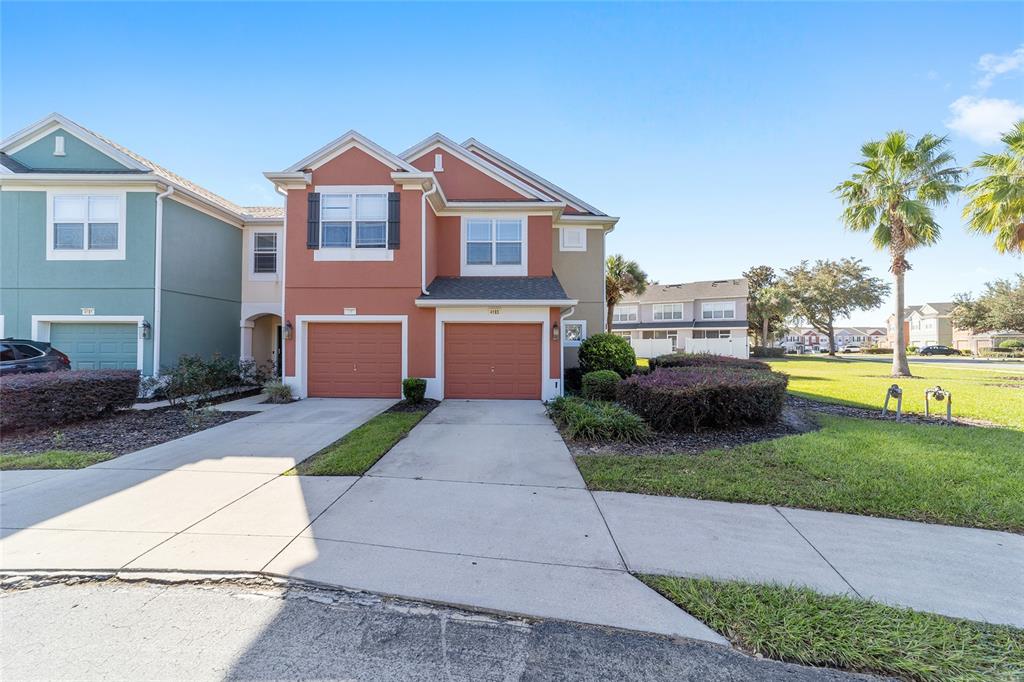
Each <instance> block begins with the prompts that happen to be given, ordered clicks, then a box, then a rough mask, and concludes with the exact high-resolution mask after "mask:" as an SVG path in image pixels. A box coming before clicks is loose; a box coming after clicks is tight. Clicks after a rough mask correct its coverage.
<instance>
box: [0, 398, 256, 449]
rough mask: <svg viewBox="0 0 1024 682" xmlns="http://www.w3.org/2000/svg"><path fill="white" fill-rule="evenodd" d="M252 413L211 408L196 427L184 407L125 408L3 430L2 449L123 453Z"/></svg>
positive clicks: (0, 442) (0, 444)
mask: <svg viewBox="0 0 1024 682" xmlns="http://www.w3.org/2000/svg"><path fill="white" fill-rule="evenodd" d="M251 414H256V413H255V412H218V411H216V410H209V411H208V413H205V416H204V417H203V421H202V425H201V426H200V427H199V428H196V429H194V428H192V427H191V426H190V425H189V423H188V422H187V421H186V419H185V411H184V410H182V409H181V408H176V407H163V408H158V409H153V410H122V411H120V412H117V413H115V414H114V415H112V416H110V417H105V418H103V419H95V420H93V421H87V422H78V423H77V424H65V425H63V426H57V427H48V428H45V429H37V430H35V431H18V432H15V433H4V434H0V451H2V452H5V453H26V454H28V453H33V452H45V451H47V450H77V451H82V452H112V453H114V454H117V455H123V454H125V453H128V452H134V451H136V450H141V449H143V448H148V447H150V446H152V445H159V444H160V443H166V442H167V441H169V440H174V439H175V438H181V437H182V436H187V435H189V434H191V433H197V432H198V431H203V430H205V429H208V428H210V427H213V426H217V425H219V424H225V423H227V422H230V421H234V420H236V419H240V418H242V417H248V416H249V415H251Z"/></svg>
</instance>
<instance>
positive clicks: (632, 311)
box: [612, 305, 638, 322]
mask: <svg viewBox="0 0 1024 682" xmlns="http://www.w3.org/2000/svg"><path fill="white" fill-rule="evenodd" d="M637 314H638V311H637V307H636V306H635V305H617V306H615V309H614V310H612V322H636V321H637Z"/></svg>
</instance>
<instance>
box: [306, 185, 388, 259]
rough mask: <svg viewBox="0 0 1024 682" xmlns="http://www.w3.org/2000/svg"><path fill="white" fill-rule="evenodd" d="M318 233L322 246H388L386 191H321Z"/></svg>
mask: <svg viewBox="0 0 1024 682" xmlns="http://www.w3.org/2000/svg"><path fill="white" fill-rule="evenodd" d="M320 232H321V234H320V246H321V247H322V248H325V249H351V248H353V243H354V246H355V248H357V249H384V248H387V238H388V197H387V194H386V193H379V194H377V193H374V194H355V193H352V194H321V196H320Z"/></svg>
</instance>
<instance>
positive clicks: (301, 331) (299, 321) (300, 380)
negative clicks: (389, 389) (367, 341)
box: [284, 315, 409, 398]
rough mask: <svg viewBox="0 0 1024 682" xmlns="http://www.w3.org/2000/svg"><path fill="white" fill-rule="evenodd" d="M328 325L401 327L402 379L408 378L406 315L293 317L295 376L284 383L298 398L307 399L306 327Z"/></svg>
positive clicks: (287, 377) (407, 324)
mask: <svg viewBox="0 0 1024 682" xmlns="http://www.w3.org/2000/svg"><path fill="white" fill-rule="evenodd" d="M322 322H328V323H347V324H360V323H374V322H384V323H394V324H401V325H402V379H406V378H408V376H409V316H408V315H296V316H295V331H294V333H295V374H294V375H293V376H290V377H289V376H286V377H285V378H284V383H286V384H288V385H289V386H291V387H292V390H293V391H294V392H295V394H296V395H297V396H298V397H300V398H307V397H309V389H308V386H309V374H308V368H307V365H308V362H307V360H308V352H307V351H308V348H307V347H306V345H307V343H308V342H309V339H308V335H309V330H308V327H309V325H310V324H319V323H322Z"/></svg>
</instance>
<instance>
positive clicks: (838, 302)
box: [781, 258, 889, 355]
mask: <svg viewBox="0 0 1024 682" xmlns="http://www.w3.org/2000/svg"><path fill="white" fill-rule="evenodd" d="M784 272H785V274H786V277H785V279H784V280H782V284H781V287H782V288H783V290H784V291H785V293H786V295H787V296H788V298H789V301H790V302H791V304H792V311H793V315H795V316H796V317H799V318H801V319H803V320H806V321H807V323H808V324H809V325H811V326H812V327H814V328H815V329H816V330H818V331H819V332H820V333H822V334H825V335H826V336H828V354H829V355H835V354H836V330H835V321H836V318H839V317H849V316H850V315H852V314H853V313H854V312H856V311H858V310H869V309H871V308H876V307H878V306H879V305H881V303H882V301H883V300H884V299H885V297H886V296H888V295H889V285H888V284H886V283H885V282H884V281H883V280H881V279H879V278H878V277H872V276H871V274H870V273H871V271H870V270H869V269H868V268H867V266H865V265H863V264H862V263H861V262H860V260H859V259H857V258H843V259H842V260H840V261H831V260H819V261H815V262H814V264H813V265H811V264H810V263H808V262H807V261H802V262H801V263H800V265H797V266H796V267H792V268H788V269H787V270H785V271H784Z"/></svg>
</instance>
